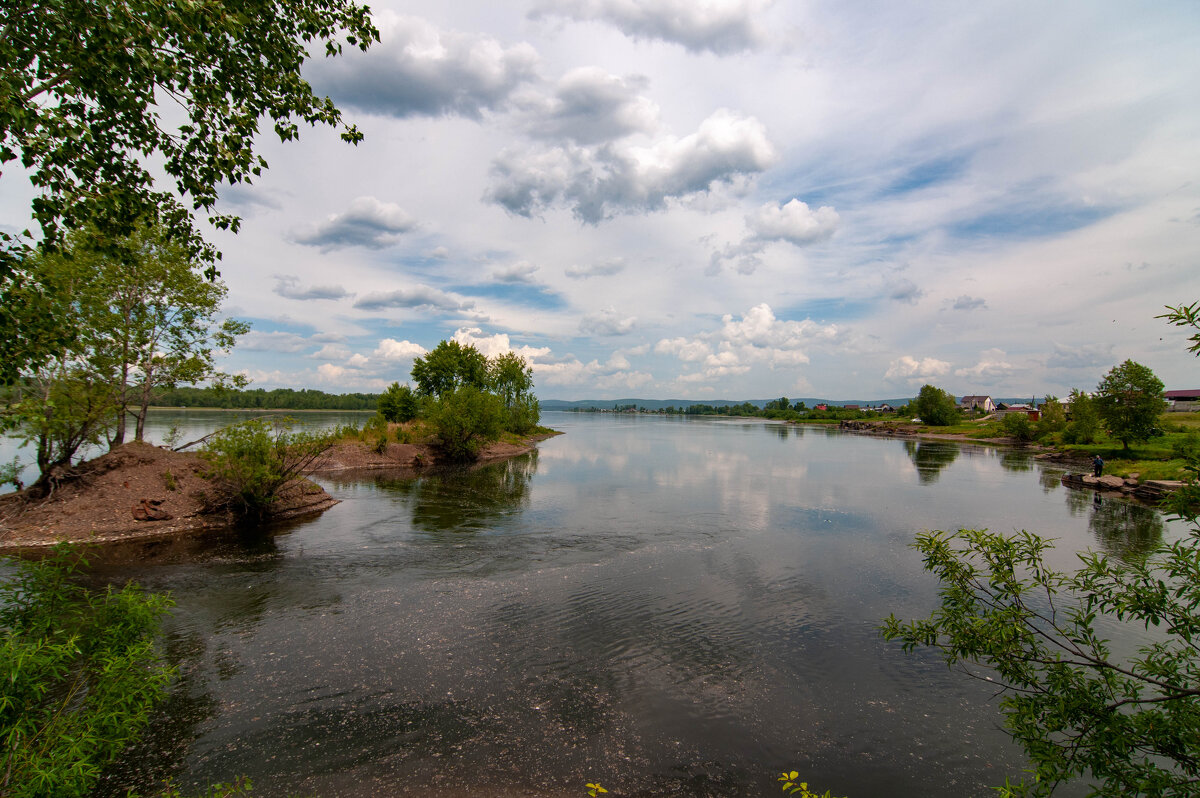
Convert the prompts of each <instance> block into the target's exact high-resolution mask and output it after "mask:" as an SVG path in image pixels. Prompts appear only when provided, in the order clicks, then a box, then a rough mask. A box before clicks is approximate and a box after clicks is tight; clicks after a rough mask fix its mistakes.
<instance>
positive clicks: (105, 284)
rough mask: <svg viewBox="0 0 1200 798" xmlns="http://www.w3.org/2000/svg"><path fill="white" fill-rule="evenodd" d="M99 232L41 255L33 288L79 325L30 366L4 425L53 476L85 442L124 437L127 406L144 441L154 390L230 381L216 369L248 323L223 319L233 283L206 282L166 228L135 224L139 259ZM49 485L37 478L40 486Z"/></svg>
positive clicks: (32, 269) (29, 264) (41, 300)
mask: <svg viewBox="0 0 1200 798" xmlns="http://www.w3.org/2000/svg"><path fill="white" fill-rule="evenodd" d="M95 235H96V232H95V230H93V229H89V230H86V231H75V232H73V233H72V234H71V235H70V236H69V237H68V239H67V245H66V246H65V247H63V248H62V249H60V250H59V251H57V252H46V253H32V254H30V255H29V257H28V258H27V259H26V262H25V264H26V265H25V267H26V268H27V270H28V273H29V275H30V276H31V277H32V278H33V279H32V280H31V281H30V282H29V283H27V284H26V286H25V289H24V290H22V291H20V292H18V293H17V294H16V296H15V297H14V300H15V301H17V302H18V303H19V302H21V301H23V300H24V298H25V297H26V295H28V296H30V297H31V301H32V302H33V303H34V305H35V306H36V307H45V306H46V305H47V304H49V306H50V313H51V315H52V316H53V317H54V318H58V319H60V320H63V322H64V323H65V324H66V325H67V326H69V328H70V329H71V330H72V331H73V332H72V334H71V335H70V336H69V337H66V338H64V339H62V340H61V341H60V342H58V344H57V345H56V346H54V347H52V348H51V349H50V350H49V353H48V357H46V358H45V359H44V360H42V362H41V363H40V364H39V365H38V366H36V367H29V366H27V367H26V368H24V369H22V370H21V371H20V372H19V374H20V380H19V382H18V383H17V385H16V386H15V388H14V391H13V396H14V397H15V401H14V402H13V403H12V404H11V405H10V406H9V407H8V408H7V409H6V410H5V411H4V414H3V418H4V421H5V422H6V425H7V426H10V427H15V428H16V430H17V433H18V435H19V436H21V437H22V438H23V439H24V440H26V441H27V442H30V443H33V444H35V448H36V450H37V459H38V467H39V469H40V470H41V473H42V475H43V477H45V476H46V475H47V474H48V473H49V472H50V470H51V469H54V468H55V467H57V466H67V465H70V463H71V461H72V459H73V458H74V457H75V456H76V454H77V453H78V452H79V450H80V449H81V448H82V447H84V446H87V445H91V444H96V443H99V442H100V441H101V439H102V438H103V437H104V436H106V435H109V433H110V431H113V430H115V432H114V433H113V434H112V437H111V438H110V443H111V445H113V446H115V445H119V444H120V443H122V442H124V439H125V422H126V416H127V413H129V412H132V414H133V416H134V418H135V419H136V426H135V437H136V438H137V439H138V440H141V439H142V437H143V432H144V427H145V420H146V413H147V411H148V408H149V406H150V403H151V401H152V400H153V398H154V394H155V392H156V391H158V390H160V389H162V388H167V387H174V386H175V385H176V384H178V383H180V382H197V381H201V380H214V379H215V380H223V379H231V380H232V381H234V382H240V378H229V377H228V375H224V374H222V373H221V372H219V371H217V369H216V366H215V354H216V353H217V352H219V351H224V350H227V349H228V348H229V347H231V346H232V345H233V343H234V340H235V337H236V336H237V335H239V334H241V333H244V332H245V331H246V330H247V329H248V327H247V325H245V324H243V323H241V322H237V321H234V320H230V319H226V320H224V321H221V322H219V321H218V320H217V318H216V315H217V313H218V312H219V310H220V305H221V301H222V299H223V298H224V297H225V286H224V285H223V284H222V283H221V282H220V281H219V280H212V281H210V280H207V279H205V278H204V276H203V275H202V274H201V273H200V272H199V271H198V269H197V268H195V266H194V264H193V262H192V261H190V260H189V259H188V258H187V255H186V253H185V252H184V251H183V248H182V247H180V246H179V245H177V244H174V243H172V242H170V241H168V240H167V239H166V237H165V233H164V231H162V230H161V228H144V229H141V230H138V231H137V232H136V233H135V234H134V236H133V240H132V241H131V242H129V246H130V247H131V251H132V252H135V253H136V255H137V257H136V258H132V259H127V260H115V259H114V258H113V256H112V255H111V254H106V253H104V252H102V251H99V250H97V249H96V248H95V247H94V241H95ZM39 489H40V486H39Z"/></svg>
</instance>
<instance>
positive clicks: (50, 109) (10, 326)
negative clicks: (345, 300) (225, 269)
mask: <svg viewBox="0 0 1200 798" xmlns="http://www.w3.org/2000/svg"><path fill="white" fill-rule="evenodd" d="M0 31H2V34H0V169H2V170H3V171H0V186H4V187H6V188H8V187H11V186H13V185H16V184H17V183H22V182H24V181H28V182H29V183H31V184H32V186H33V188H34V190H35V193H34V196H33V199H32V202H31V206H30V215H31V220H32V222H33V224H31V225H30V227H31V228H34V229H36V230H37V232H32V231H31V230H30V229H27V230H26V231H25V234H24V235H23V236H13V235H10V234H8V233H4V232H0V347H2V348H3V351H4V352H5V358H4V360H3V362H0V381H3V382H11V381H12V379H14V378H15V375H16V372H17V370H19V369H20V368H22V367H24V366H25V365H27V364H30V363H35V362H37V361H39V360H42V359H44V358H45V357H46V356H47V355H48V353H49V351H50V350H51V349H53V348H54V347H55V346H58V345H60V344H61V343H62V342H63V339H64V337H66V336H68V335H69V334H70V332H71V330H69V329H68V328H67V327H66V320H65V319H63V318H58V317H53V316H51V315H49V314H46V313H43V314H40V315H26V316H19V315H17V314H14V313H13V312H11V310H12V303H13V298H14V295H15V293H16V292H18V291H24V292H25V293H26V295H29V294H30V292H29V291H28V284H29V282H30V280H31V278H30V275H29V274H28V272H27V270H26V269H25V267H24V263H25V261H26V258H27V256H28V254H29V251H30V249H31V247H32V246H33V244H34V243H36V246H37V247H38V248H40V249H44V250H47V251H52V250H54V249H55V248H57V247H58V246H59V245H60V244H61V243H62V241H63V236H64V234H65V233H66V232H67V231H70V230H79V229H83V228H88V227H90V228H93V229H94V230H95V231H96V232H97V246H98V247H99V248H105V249H108V250H109V254H111V255H113V256H115V257H116V258H117V259H118V260H121V259H124V256H125V255H127V254H128V250H127V249H125V242H127V241H128V240H129V238H130V236H131V235H132V234H133V233H134V232H135V231H136V230H137V229H138V228H139V227H140V226H142V225H144V224H149V225H151V226H154V225H159V224H161V225H162V226H163V228H164V229H165V231H166V233H167V235H168V237H169V238H171V239H172V240H174V241H177V242H180V243H181V244H182V246H184V247H185V249H186V250H187V253H188V256H189V257H191V258H193V259H198V260H200V261H201V262H203V263H204V264H206V268H207V271H208V276H209V277H213V276H215V274H216V268H215V264H216V261H217V259H218V258H219V257H220V253H218V252H217V251H216V250H215V249H214V248H213V247H212V246H211V245H209V244H207V243H205V241H204V240H203V238H202V237H201V235H200V232H199V231H198V229H197V227H196V224H195V221H194V218H193V213H194V212H196V211H201V210H202V211H204V212H205V213H206V214H207V218H208V221H209V222H210V223H211V224H213V225H215V226H216V227H218V228H222V229H231V230H234V231H235V232H236V230H237V229H238V226H239V223H240V219H239V218H238V217H237V216H235V215H232V214H221V213H216V212H215V211H214V208H215V204H216V201H217V196H218V191H219V187H220V185H221V184H236V183H241V182H250V181H251V180H252V179H253V178H254V177H256V176H257V175H259V174H260V173H261V171H262V170H263V169H265V168H266V167H267V162H266V161H265V160H264V159H263V158H262V157H261V156H259V155H257V154H255V152H254V141H255V139H256V137H257V135H258V133H259V132H260V131H259V124H260V120H262V119H264V118H266V119H269V120H270V121H271V124H272V126H273V127H274V130H275V133H276V135H277V136H278V137H279V138H280V139H281V140H284V141H287V140H290V139H294V138H296V137H297V136H298V135H299V130H300V124H301V123H304V124H308V125H318V124H321V125H330V126H334V127H340V128H341V137H342V138H343V139H344V140H346V141H348V142H351V143H356V142H358V141H359V140H360V139H361V138H362V134H361V133H360V132H359V131H358V129H357V128H355V127H354V126H353V125H347V124H345V123H344V122H343V121H342V117H341V113H340V111H339V110H338V109H337V107H336V106H335V105H334V104H333V102H332V101H331V100H330V99H329V98H328V97H319V96H317V95H316V94H314V92H313V91H312V87H311V86H310V85H309V84H308V82H307V81H305V80H304V78H303V77H302V76H301V68H302V66H303V64H304V62H305V60H306V59H307V58H308V57H309V56H310V50H311V49H318V48H319V49H322V50H323V51H324V53H325V55H326V56H333V55H337V54H338V53H340V52H341V51H342V47H343V42H344V43H346V44H349V45H351V46H355V47H358V48H360V49H363V50H365V49H367V48H368V47H369V46H370V45H371V43H373V42H375V41H378V39H379V33H378V31H377V30H376V28H375V27H374V25H373V24H372V22H371V17H370V9H369V8H368V7H367V6H364V5H359V4H357V3H355V2H353V0H289V2H285V3H280V2H272V0H222V1H219V2H174V1H173V0H61V2H53V3H49V2H43V0H9V2H6V3H4V4H2V5H0ZM156 175H165V177H166V181H165V182H166V183H167V185H161V184H160V182H159V181H158V180H157V179H156ZM9 190H11V189H9ZM9 221H10V222H11V221H13V220H9Z"/></svg>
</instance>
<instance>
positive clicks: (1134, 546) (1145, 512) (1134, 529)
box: [1069, 491, 1165, 562]
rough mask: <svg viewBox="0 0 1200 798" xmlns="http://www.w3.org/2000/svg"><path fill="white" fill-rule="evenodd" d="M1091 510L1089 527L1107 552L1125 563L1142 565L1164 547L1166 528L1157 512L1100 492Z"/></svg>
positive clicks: (1096, 495)
mask: <svg viewBox="0 0 1200 798" xmlns="http://www.w3.org/2000/svg"><path fill="white" fill-rule="evenodd" d="M1069 492H1071V493H1081V492H1082V491H1069ZM1091 507H1092V515H1091V517H1090V518H1089V519H1088V527H1089V528H1090V529H1091V530H1092V534H1094V535H1095V536H1096V540H1097V541H1098V542H1099V543H1100V547H1101V548H1102V549H1104V551H1105V552H1106V553H1108V554H1111V555H1112V556H1114V557H1118V558H1120V559H1121V560H1124V561H1125V562H1141V561H1143V560H1145V559H1146V557H1147V555H1149V554H1150V552H1152V551H1154V549H1156V548H1158V546H1159V545H1161V544H1162V541H1163V532H1164V529H1165V527H1164V525H1163V519H1162V513H1160V512H1159V511H1158V510H1154V509H1152V508H1150V507H1143V506H1141V505H1140V504H1134V503H1132V502H1128V501H1124V500H1122V499H1110V498H1105V497H1101V495H1100V494H1099V493H1096V494H1094V498H1093V499H1092V501H1091Z"/></svg>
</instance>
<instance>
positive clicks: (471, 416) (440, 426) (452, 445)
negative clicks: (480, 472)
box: [429, 385, 504, 460]
mask: <svg viewBox="0 0 1200 798" xmlns="http://www.w3.org/2000/svg"><path fill="white" fill-rule="evenodd" d="M429 421H430V422H431V423H432V424H433V427H434V429H435V430H436V431H437V435H438V441H439V446H440V448H441V449H442V451H443V452H444V453H445V454H446V456H447V457H449V458H450V459H452V460H473V459H474V458H475V457H477V456H478V455H479V450H480V449H481V448H482V447H483V445H484V444H485V443H487V442H488V441H494V440H496V439H497V438H498V437H500V432H501V431H502V430H503V425H504V405H503V403H502V402H501V401H500V397H498V396H497V395H496V394H494V393H490V392H488V391H482V390H480V389H479V388H476V387H475V386H473V385H464V386H462V387H460V388H456V389H454V390H452V391H450V392H448V393H446V394H444V395H443V396H442V397H441V398H440V399H439V400H438V401H437V403H436V404H434V405H433V407H432V409H431V410H430V411H429Z"/></svg>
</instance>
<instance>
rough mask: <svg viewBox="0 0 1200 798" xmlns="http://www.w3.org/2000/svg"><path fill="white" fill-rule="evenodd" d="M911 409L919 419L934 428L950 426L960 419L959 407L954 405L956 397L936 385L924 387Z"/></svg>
mask: <svg viewBox="0 0 1200 798" xmlns="http://www.w3.org/2000/svg"><path fill="white" fill-rule="evenodd" d="M910 408H911V409H912V411H913V413H915V414H916V415H917V417H918V418H920V419H921V420H922V421H924V422H925V423H926V424H929V425H930V426H933V427H945V426H949V425H950V424H953V423H954V421H955V420H956V419H957V418H958V405H956V404H955V403H954V397H953V396H951V395H950V394H948V393H947V392H946V391H943V390H942V389H941V388H938V387H936V386H934V385H922V386H921V391H920V392H919V393H918V394H917V398H916V399H914V400H913V402H912V405H910Z"/></svg>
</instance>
